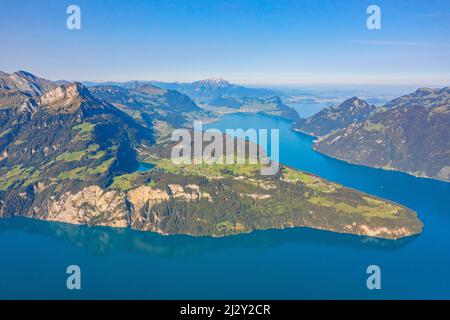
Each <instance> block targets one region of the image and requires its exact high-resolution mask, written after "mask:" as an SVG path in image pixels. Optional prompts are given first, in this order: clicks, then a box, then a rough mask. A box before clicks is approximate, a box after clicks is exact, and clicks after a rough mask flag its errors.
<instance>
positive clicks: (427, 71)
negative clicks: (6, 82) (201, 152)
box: [0, 0, 450, 85]
mask: <svg viewBox="0 0 450 320" xmlns="http://www.w3.org/2000/svg"><path fill="white" fill-rule="evenodd" d="M70 4H76V5H79V6H80V8H81V27H82V28H81V30H68V29H67V28H66V19H67V16H68V15H67V14H66V8H67V6H68V5H70ZM370 4H376V5H379V6H380V8H381V22H382V29H381V30H368V29H367V28H366V19H367V17H368V15H367V14H366V8H367V6H368V5H370ZM0 30H2V37H1V47H0V48H1V49H0V70H3V71H6V72H12V71H16V70H27V71H30V72H33V73H35V74H38V75H40V76H43V77H46V78H49V79H53V80H55V79H70V80H102V81H106V80H116V81H122V80H131V79H138V80H150V79H151V80H163V81H191V80H198V79H204V78H209V77H222V78H225V79H227V80H230V81H233V82H237V83H247V84H277V85H284V84H287V85H293V84H294V85H295V84H316V83H317V84H321V83H328V84H333V83H336V84H352V83H355V84H356V83H358V84H418V85H450V36H449V35H450V1H449V0H445V1H444V0H442V1H439V0H423V1H421V0H387V1H379V0H373V1H365V0H359V1H352V0H345V1H344V0H253V1H251V0H224V1H222V0H146V1H137V0H134V1H133V0H130V1H111V0H90V1H75V0H73V1H72V0H71V1H51V0H47V1H45V0H42V1H32V0H28V1H22V0H0Z"/></svg>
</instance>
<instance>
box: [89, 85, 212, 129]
mask: <svg viewBox="0 0 450 320" xmlns="http://www.w3.org/2000/svg"><path fill="white" fill-rule="evenodd" d="M89 91H90V92H91V93H92V95H94V96H95V97H97V98H99V99H101V100H104V101H107V102H109V103H111V104H113V105H114V106H116V107H117V108H120V109H121V110H123V111H125V112H127V113H128V114H130V115H131V116H132V117H133V118H134V119H135V120H137V121H138V122H140V123H141V124H142V125H144V126H148V127H153V128H154V129H155V131H156V133H157V134H158V137H162V136H165V135H167V134H168V133H170V132H171V130H173V129H174V128H181V127H186V126H192V123H193V120H194V119H208V118H209V117H210V115H209V114H208V113H207V112H205V111H204V110H202V109H200V108H199V107H198V106H197V105H196V104H195V102H194V101H192V100H191V99H190V98H189V97H188V96H186V95H185V94H182V93H180V92H178V91H175V90H166V89H161V88H159V87H156V86H154V85H151V84H148V83H140V82H128V83H126V84H125V85H123V86H114V85H100V86H93V87H90V88H89Z"/></svg>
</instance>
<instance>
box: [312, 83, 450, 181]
mask: <svg viewBox="0 0 450 320" xmlns="http://www.w3.org/2000/svg"><path fill="white" fill-rule="evenodd" d="M449 128H450V87H446V88H443V89H427V88H424V89H419V90H417V91H415V92H414V93H412V94H409V95H405V96H403V97H400V98H397V99H394V100H392V101H390V102H389V103H387V104H386V105H384V106H383V107H380V108H377V109H376V111H375V112H374V113H373V114H372V115H371V116H370V117H368V118H367V119H366V120H364V121H360V122H357V123H353V124H351V125H350V126H349V127H347V128H344V129H341V130H338V131H336V132H333V133H332V134H329V135H328V136H325V137H323V138H321V139H319V140H318V142H317V144H316V145H315V148H316V150H317V151H319V152H322V153H324V154H327V155H329V156H331V157H335V158H338V159H343V160H345V161H348V162H351V163H356V164H362V165H367V166H371V167H379V168H385V169H393V170H399V171H405V172H408V173H411V174H413V175H416V176H424V177H432V178H437V179H441V180H445V181H450V131H449Z"/></svg>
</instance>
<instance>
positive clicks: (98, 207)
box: [0, 72, 422, 239]
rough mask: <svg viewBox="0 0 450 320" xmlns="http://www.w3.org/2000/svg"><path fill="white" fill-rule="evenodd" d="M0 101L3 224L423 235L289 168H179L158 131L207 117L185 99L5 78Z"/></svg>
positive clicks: (409, 216)
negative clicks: (162, 125) (267, 171)
mask: <svg viewBox="0 0 450 320" xmlns="http://www.w3.org/2000/svg"><path fill="white" fill-rule="evenodd" d="M0 101H2V104H1V105H0V217H13V216H25V217H30V218H35V219H42V220H49V221H59V222H66V223H72V224H85V225H92V226H99V225H103V226H112V227H128V228H133V229H137V230H144V231H153V232H158V233H162V234H190V235H213V236H224V235H230V234H238V233H245V232H251V231H253V230H256V229H269V228H287V227H293V226H308V227H312V228H319V229H325V230H330V231H335V232H342V233H352V234H360V235H368V236H374V237H382V238H389V239H397V238H402V237H405V236H410V235H414V234H418V233H420V232H421V230H422V223H421V222H420V220H419V219H418V218H417V215H416V214H415V213H414V212H412V211H411V210H409V209H407V208H405V207H402V206H400V205H398V204H395V203H392V202H390V201H385V200H383V199H380V198H376V197H374V196H371V195H368V194H365V193H362V192H358V191H356V190H353V189H348V188H345V187H343V186H341V185H338V184H336V183H332V182H329V181H326V180H324V179H322V178H320V177H317V176H314V175H311V174H307V173H304V172H301V171H298V170H294V169H291V168H288V167H286V166H283V165H281V168H280V172H279V173H278V174H277V175H274V176H261V175H260V173H259V172H260V171H259V169H260V164H255V165H253V164H246V165H238V164H223V165H220V164H216V165H195V164H185V165H175V164H174V163H173V162H172V161H171V160H170V158H168V156H167V155H170V152H171V150H172V148H173V146H174V143H172V142H170V141H168V140H164V141H157V139H158V130H157V128H156V124H157V123H158V122H166V123H168V124H175V122H177V123H178V124H183V123H186V122H187V121H186V120H185V119H183V117H184V116H194V115H195V114H197V113H198V114H199V115H200V116H203V115H204V114H203V113H201V112H202V111H201V110H199V108H198V106H196V104H195V103H194V102H193V101H192V100H191V99H190V98H189V97H187V96H186V95H184V94H182V93H180V92H177V91H171V90H168V89H161V88H159V87H155V86H154V85H149V84H141V83H139V84H130V85H127V86H98V87H92V88H89V89H88V88H87V87H85V86H83V85H82V84H80V83H70V84H67V83H65V82H64V83H62V84H61V83H60V82H58V83H54V82H51V81H48V80H45V79H42V78H39V77H36V76H33V75H31V74H29V73H24V72H19V73H14V74H7V73H0ZM164 112H167V114H165V113H164ZM175 115H178V117H176V118H175V119H176V121H175V122H174V121H173V120H172V116H175ZM247 143H248V142H247ZM231 152H233V153H234V154H236V152H237V150H236V149H235V150H231ZM142 163H146V164H147V167H151V166H153V167H152V168H148V169H146V171H142V170H140V169H139V168H140V166H141V165H142Z"/></svg>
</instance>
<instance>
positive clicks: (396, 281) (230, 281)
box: [0, 115, 450, 299]
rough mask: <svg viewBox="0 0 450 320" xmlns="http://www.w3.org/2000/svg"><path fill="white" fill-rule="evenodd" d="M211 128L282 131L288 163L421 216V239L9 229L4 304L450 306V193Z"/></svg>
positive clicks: (1, 261)
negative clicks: (437, 302)
mask: <svg viewBox="0 0 450 320" xmlns="http://www.w3.org/2000/svg"><path fill="white" fill-rule="evenodd" d="M209 127H213V128H218V129H225V128H243V129H246V128H279V129H280V137H281V148H280V155H281V162H283V163H285V164H287V165H290V166H293V167H296V168H299V169H302V170H305V171H309V172H312V173H315V174H318V175H320V176H322V177H324V178H326V179H329V180H332V181H336V182H339V183H341V184H344V185H346V186H348V187H352V188H356V189H359V190H362V191H365V192H368V193H371V194H374V195H377V196H380V197H384V198H386V199H390V200H393V201H396V202H398V203H401V204H403V205H405V206H407V207H409V208H411V209H413V210H415V211H417V212H418V214H419V217H420V218H421V220H422V221H423V222H424V225H425V227H424V230H423V233H422V234H421V235H419V236H416V237H412V238H407V239H402V240H398V241H389V240H379V239H373V238H367V237H357V236H352V235H341V234H335V233H331V232H326V231H319V230H313V229H308V228H293V229H287V230H268V231H257V232H253V233H251V234H246V235H239V236H231V237H225V238H209V237H201V238H197V237H189V236H161V235H157V234H152V233H144V232H137V231H131V230H124V229H114V228H106V227H98V228H89V227H83V226H74V225H68V224H60V223H50V222H45V221H34V220H30V219H25V218H14V219H4V220H0V271H1V272H0V298H63V299H71V298H88V299H91V298H125V299H126V298H130V299H132V298H138V299H140V298H153V299H197V298H203V299H214V298H219V299H231V298H233V299H241V298H242V299H244V298H248V299H250V298H252V299H314V298H324V299H333V298H340V299H346V298H352V299H379V298H387V299H396V298H397V299H398V298H401V299H406V298H412V299H425V298H434V299H436V298H437V299H440V298H447V299H449V298H450V205H449V201H450V183H444V182H439V181H434V180H430V179H422V178H415V177H412V176H409V175H407V174H403V173H398V172H389V171H383V170H378V169H372V168H367V167H362V166H355V165H350V164H347V163H345V162H342V161H338V160H335V159H332V158H329V157H326V156H323V155H320V154H318V153H316V152H315V151H313V150H312V149H311V144H312V138H311V137H309V136H306V135H304V134H301V133H297V132H293V131H291V130H290V124H289V123H288V122H286V121H283V120H280V119H277V118H272V117H266V116H260V115H229V116H226V117H224V118H222V119H221V121H220V122H218V123H213V124H210V125H209ZM144 169H145V168H144ZM71 264H76V265H79V266H80V268H81V273H82V282H81V283H82V284H81V286H82V289H81V290H80V291H69V290H67V289H66V277H67V275H66V273H65V271H66V267H67V266H68V265H71ZM372 264H376V265H379V266H380V268H381V276H382V277H381V283H382V289H381V290H378V291H370V290H368V289H367V287H366V279H367V274H366V268H367V266H369V265H372Z"/></svg>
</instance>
